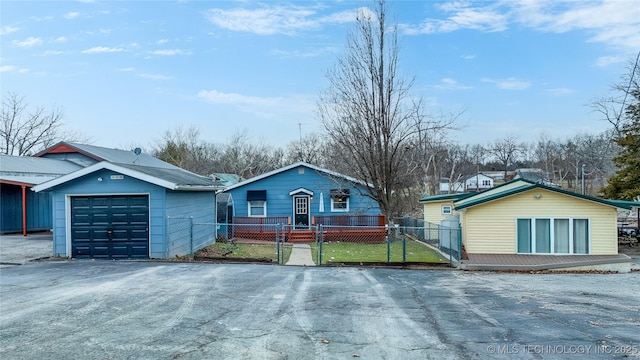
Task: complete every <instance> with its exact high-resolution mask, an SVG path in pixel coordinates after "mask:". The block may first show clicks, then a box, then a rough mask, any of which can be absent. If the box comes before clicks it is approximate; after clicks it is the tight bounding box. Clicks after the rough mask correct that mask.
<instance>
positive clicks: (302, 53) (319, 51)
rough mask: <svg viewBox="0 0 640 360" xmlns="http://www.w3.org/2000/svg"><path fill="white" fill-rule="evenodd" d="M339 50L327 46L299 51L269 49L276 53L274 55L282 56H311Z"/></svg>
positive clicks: (333, 52)
mask: <svg viewBox="0 0 640 360" xmlns="http://www.w3.org/2000/svg"><path fill="white" fill-rule="evenodd" d="M339 51H340V50H339V49H338V48H336V47H331V46H329V47H324V48H318V49H311V50H306V51H301V50H293V51H287V50H273V51H271V53H272V54H274V55H276V56H280V57H283V58H311V57H318V56H322V55H325V54H335V53H337V52H339Z"/></svg>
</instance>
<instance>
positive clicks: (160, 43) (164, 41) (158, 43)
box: [156, 39, 169, 45]
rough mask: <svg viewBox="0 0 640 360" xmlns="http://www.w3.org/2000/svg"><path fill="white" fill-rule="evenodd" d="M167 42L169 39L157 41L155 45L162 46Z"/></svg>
mask: <svg viewBox="0 0 640 360" xmlns="http://www.w3.org/2000/svg"><path fill="white" fill-rule="evenodd" d="M168 42H169V39H160V40H158V41H156V44H157V45H162V44H166V43H168Z"/></svg>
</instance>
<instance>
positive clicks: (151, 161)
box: [34, 141, 179, 169]
mask: <svg viewBox="0 0 640 360" xmlns="http://www.w3.org/2000/svg"><path fill="white" fill-rule="evenodd" d="M62 153H78V154H82V155H84V156H86V157H89V158H91V159H93V160H95V161H97V162H100V161H109V162H112V163H118V164H136V165H142V166H151V167H159V168H168V169H172V168H178V169H179V167H177V166H175V165H172V164H169V163H167V162H164V161H162V160H160V159H158V158H155V157H153V156H151V155H149V154H147V153H144V152H143V153H140V154H136V153H135V152H133V151H128V150H119V149H110V148H105V147H101V146H95V145H86V144H77V143H71V142H64V141H63V142H59V143H57V144H55V145H53V146H51V147H49V148H47V149H45V150H43V151H41V152H39V153H37V154H35V155H34V156H36V157H42V156H45V155H47V154H62Z"/></svg>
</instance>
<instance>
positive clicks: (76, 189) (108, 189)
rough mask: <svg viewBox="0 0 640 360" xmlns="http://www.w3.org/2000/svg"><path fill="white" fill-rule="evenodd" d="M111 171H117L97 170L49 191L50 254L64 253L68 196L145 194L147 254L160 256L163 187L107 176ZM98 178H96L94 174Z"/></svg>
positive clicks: (162, 242) (162, 255)
mask: <svg viewBox="0 0 640 360" xmlns="http://www.w3.org/2000/svg"><path fill="white" fill-rule="evenodd" d="M111 175H120V174H119V173H116V172H113V171H110V170H101V171H98V172H96V173H92V174H88V175H86V176H83V177H80V178H78V179H75V180H73V181H70V182H68V183H64V184H61V185H59V186H57V187H56V188H55V189H54V190H53V191H52V193H53V209H54V210H53V213H54V215H53V249H54V250H53V252H54V256H64V257H68V256H71V254H68V253H67V239H68V237H69V233H68V231H67V230H69V231H70V225H71V224H70V219H68V218H67V215H70V210H69V209H68V206H69V204H68V201H67V199H68V197H69V196H86V195H89V196H90V195H122V194H139V195H149V238H150V239H149V240H150V244H149V256H150V257H151V258H163V257H164V254H165V249H166V244H165V239H166V236H165V230H166V228H165V221H166V214H165V202H166V196H165V189H164V188H163V187H160V186H157V185H153V184H150V183H147V182H145V181H141V180H138V179H135V178H131V177H129V176H124V178H123V179H121V180H113V179H111ZM99 177H100V178H102V181H98V178H99Z"/></svg>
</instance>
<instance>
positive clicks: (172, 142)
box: [153, 126, 220, 175]
mask: <svg viewBox="0 0 640 360" xmlns="http://www.w3.org/2000/svg"><path fill="white" fill-rule="evenodd" d="M153 154H154V156H155V157H157V158H158V159H160V160H163V161H166V162H168V163H170V164H173V165H176V166H179V167H181V168H183V169H185V170H189V171H191V172H194V173H197V174H201V175H210V174H211V173H213V172H215V170H216V159H217V158H219V157H220V149H218V148H217V147H216V146H215V145H214V144H212V143H208V142H206V141H204V140H202V139H201V136H200V129H198V127H196V126H190V127H188V128H184V127H182V126H178V127H176V128H174V129H171V130H167V131H165V133H164V135H163V136H162V140H160V141H158V142H157V144H156V145H155V146H154V150H153Z"/></svg>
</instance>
